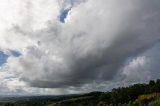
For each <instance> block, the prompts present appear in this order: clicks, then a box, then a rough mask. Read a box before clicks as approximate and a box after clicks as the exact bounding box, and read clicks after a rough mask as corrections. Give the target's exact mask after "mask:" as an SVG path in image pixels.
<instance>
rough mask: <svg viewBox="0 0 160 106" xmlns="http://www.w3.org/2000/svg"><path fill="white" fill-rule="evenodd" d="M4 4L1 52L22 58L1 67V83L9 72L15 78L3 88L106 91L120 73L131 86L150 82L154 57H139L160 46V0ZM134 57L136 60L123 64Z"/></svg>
mask: <svg viewBox="0 0 160 106" xmlns="http://www.w3.org/2000/svg"><path fill="white" fill-rule="evenodd" d="M3 3H4V5H3V6H1V7H0V8H2V9H6V10H7V11H6V16H7V18H5V17H4V16H5V15H4V16H3V14H4V13H3V12H0V15H2V16H3V17H2V18H3V20H1V21H0V23H2V24H1V26H0V33H1V35H0V48H1V49H3V50H8V49H12V50H18V51H20V52H21V56H19V57H13V56H10V57H9V58H8V60H7V63H6V64H5V66H3V67H2V69H1V70H5V71H3V73H2V74H4V73H6V74H4V75H0V78H1V79H2V81H3V80H5V78H4V77H6V76H10V74H12V76H13V77H14V78H10V79H12V81H7V82H6V83H7V84H8V85H6V86H5V87H7V88H8V89H10V90H11V89H13V90H12V91H13V92H18V91H19V92H24V93H25V92H30V93H31V92H34V93H36V92H38V93H43V92H44V91H45V92H46V93H55V92H58V93H59V94H60V93H73V92H75V93H77V92H82V91H84V92H85V91H91V90H97V89H99V88H101V89H103V90H104V89H107V88H105V86H106V87H107V83H105V82H106V81H108V83H111V82H112V81H113V82H115V83H117V82H116V81H115V77H117V74H118V75H120V76H119V77H120V78H121V77H123V78H122V80H123V81H127V82H128V83H132V82H139V81H142V82H143V81H144V80H143V79H144V78H145V79H150V78H152V76H147V75H149V74H150V73H151V71H150V70H149V67H148V65H146V64H151V62H149V61H150V59H148V57H147V55H146V54H144V56H143V55H142V56H139V55H141V54H142V53H145V52H146V50H148V49H150V48H151V47H153V46H154V45H155V44H156V43H157V42H159V39H160V36H159V33H160V31H159V28H160V25H159V23H158V22H159V19H160V15H159V5H158V4H160V2H159V1H158V0H154V1H150V0H121V1H119V0H101V1H93V0H85V1H84V0H78V1H74V0H66V1H65V0H61V1H59V0H47V1H44V0H34V1H31V0H25V1H21V0H14V2H13V1H12V0H10V2H5V1H4V0H3ZM7 4H9V5H11V6H7ZM13 8H14V9H13ZM66 8H71V9H70V11H69V13H68V16H67V18H66V19H65V23H61V22H60V21H59V19H57V18H58V17H59V15H60V14H61V13H60V12H61V11H62V10H64V9H66ZM0 10H1V9H0ZM151 51H152V50H151ZM137 56H138V57H137ZM130 57H133V60H132V61H131V62H129V63H128V64H125V66H124V63H125V62H126V60H127V59H128V58H130ZM153 57H154V56H153ZM154 60H155V58H154V59H152V61H154ZM157 62H158V61H157ZM150 67H151V66H150ZM121 72H122V73H121ZM8 73H10V74H8ZM119 73H120V74H119ZM137 74H138V75H142V76H144V77H141V76H137ZM3 76H4V77H3ZM2 81H1V82H2ZM100 82H101V84H99V83H100ZM15 83H19V85H18V86H16V85H15ZM97 84H99V85H97ZM2 85H5V84H2ZM9 85H10V86H9ZM29 86H31V87H29ZM49 88H50V89H49ZM51 88H52V89H51ZM17 89H18V90H17ZM19 89H20V90H22V91H20V90H19ZM14 90H15V91H14Z"/></svg>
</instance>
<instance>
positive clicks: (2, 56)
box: [0, 50, 21, 66]
mask: <svg viewBox="0 0 160 106" xmlns="http://www.w3.org/2000/svg"><path fill="white" fill-rule="evenodd" d="M10 53H11V54H10V55H9V54H6V53H4V52H3V51H0V66H2V65H3V64H5V63H6V62H7V59H8V57H10V56H11V55H12V56H14V57H19V56H20V55H21V53H19V52H17V51H14V50H10Z"/></svg>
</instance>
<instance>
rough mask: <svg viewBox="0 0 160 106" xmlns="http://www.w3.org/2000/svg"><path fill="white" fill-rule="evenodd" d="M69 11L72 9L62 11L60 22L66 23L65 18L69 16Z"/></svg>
mask: <svg viewBox="0 0 160 106" xmlns="http://www.w3.org/2000/svg"><path fill="white" fill-rule="evenodd" d="M69 11H70V9H65V10H62V11H61V14H60V16H59V20H60V22H62V23H65V19H66V18H67V16H68V12H69Z"/></svg>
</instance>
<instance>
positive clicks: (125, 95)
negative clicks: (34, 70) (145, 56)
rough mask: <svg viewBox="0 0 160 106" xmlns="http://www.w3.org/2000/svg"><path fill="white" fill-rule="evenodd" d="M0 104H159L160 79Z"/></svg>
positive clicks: (106, 105) (73, 105) (10, 105)
mask: <svg viewBox="0 0 160 106" xmlns="http://www.w3.org/2000/svg"><path fill="white" fill-rule="evenodd" d="M1 101H2V100H1ZM0 106H160V80H157V81H150V82H149V83H148V84H135V85H132V86H129V87H121V88H116V89H115V88H114V89H112V91H110V92H92V93H88V94H81V95H68V96H37V97H24V98H23V99H22V98H21V99H17V98H16V99H11V100H9V101H2V102H1V103H0Z"/></svg>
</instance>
